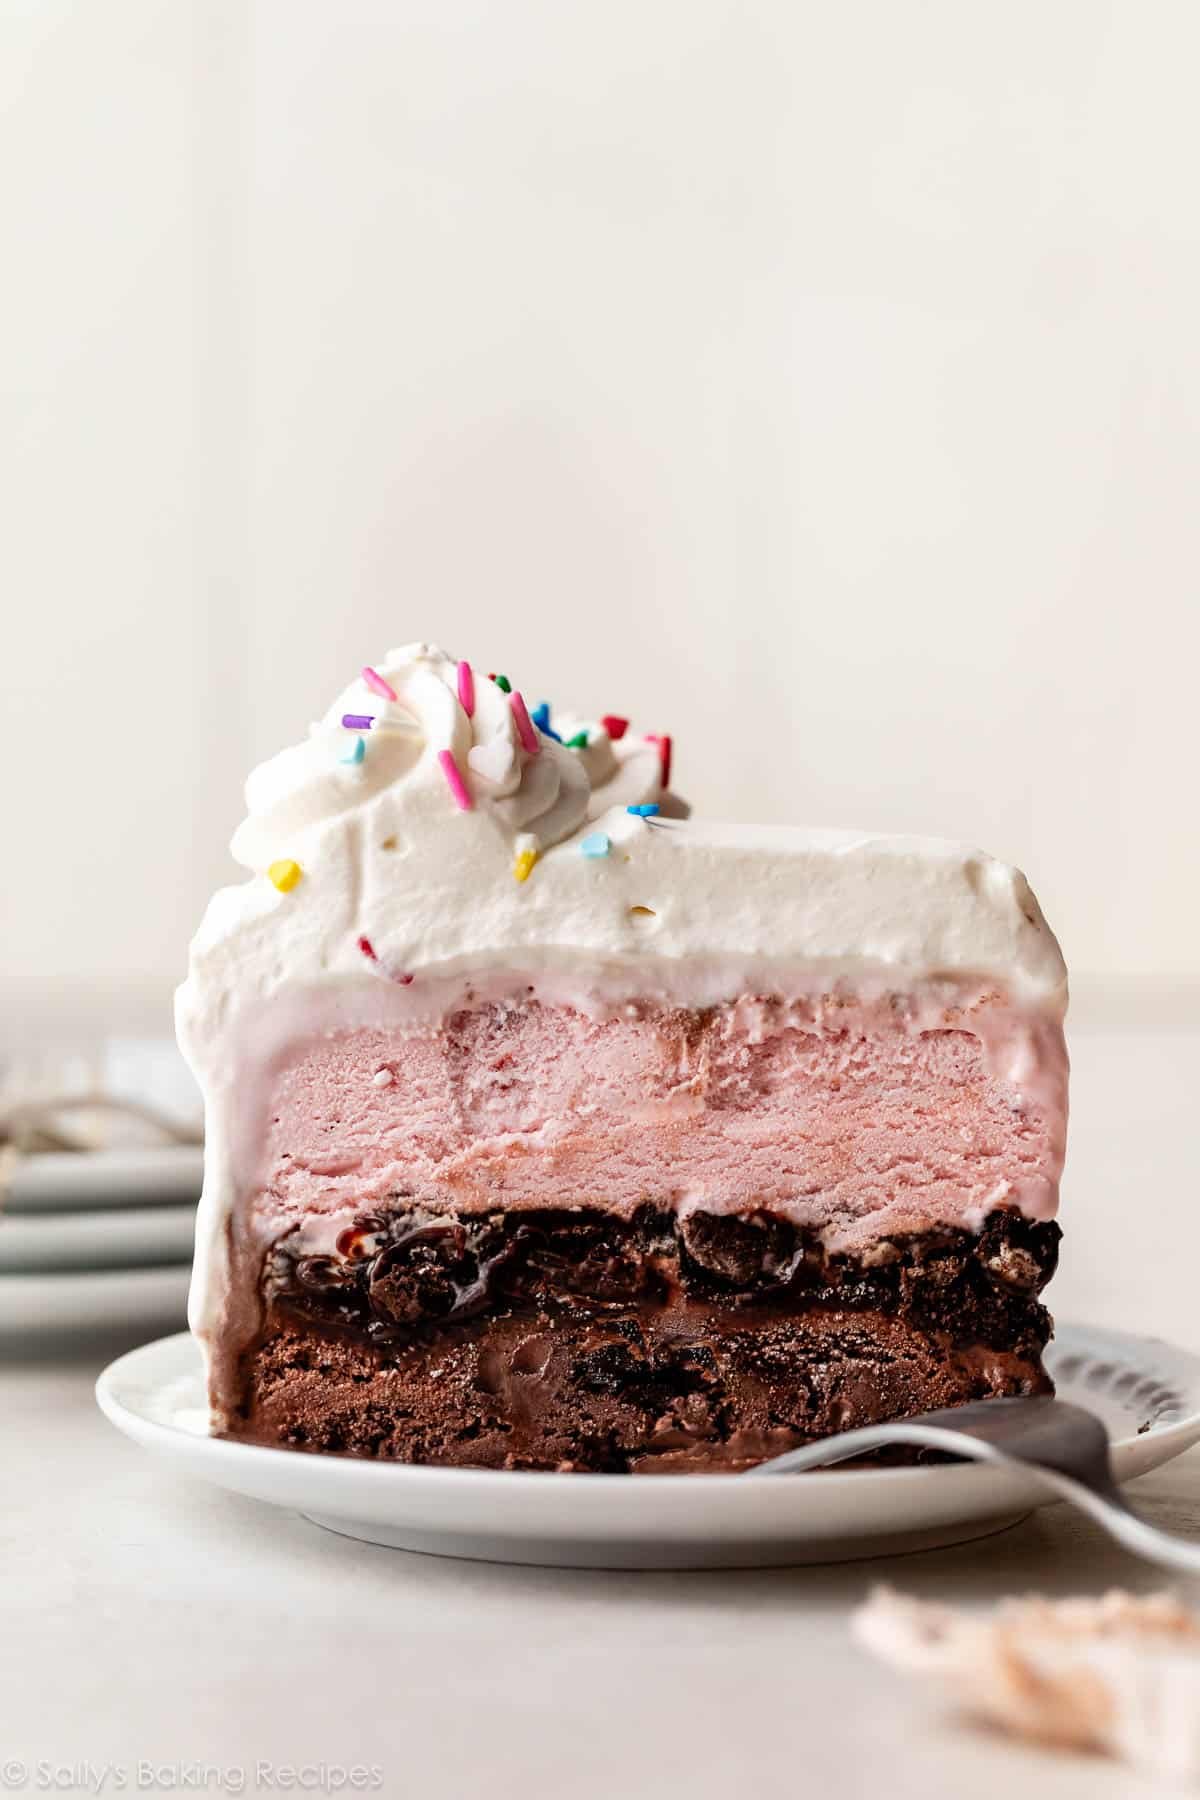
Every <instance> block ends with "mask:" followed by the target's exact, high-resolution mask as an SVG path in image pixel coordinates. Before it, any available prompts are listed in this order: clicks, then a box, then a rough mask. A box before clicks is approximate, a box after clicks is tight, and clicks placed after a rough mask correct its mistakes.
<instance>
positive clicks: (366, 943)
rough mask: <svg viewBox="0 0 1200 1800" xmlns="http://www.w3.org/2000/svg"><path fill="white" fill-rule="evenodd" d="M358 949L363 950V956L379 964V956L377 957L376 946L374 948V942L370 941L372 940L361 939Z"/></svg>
mask: <svg viewBox="0 0 1200 1800" xmlns="http://www.w3.org/2000/svg"><path fill="white" fill-rule="evenodd" d="M358 947H359V949H360V950H361V951H362V953H363V955H364V956H369V957H370V959H371V961H372V962H378V961H379V958H378V957H377V956H376V954H375V946H374V944H373V943H372V942H371V940H370V938H368V937H360V938H359V940H358Z"/></svg>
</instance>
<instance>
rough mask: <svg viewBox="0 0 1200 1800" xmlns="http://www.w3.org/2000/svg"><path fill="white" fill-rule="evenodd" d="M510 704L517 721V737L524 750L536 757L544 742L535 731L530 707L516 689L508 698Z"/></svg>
mask: <svg viewBox="0 0 1200 1800" xmlns="http://www.w3.org/2000/svg"><path fill="white" fill-rule="evenodd" d="M508 703H509V705H510V706H511V707H512V711H513V718H514V719H515V720H516V721H517V736H518V737H519V738H520V740H521V748H522V750H527V751H528V752H529V754H530V756H536V755H537V753H538V751H539V750H540V749H541V747H542V741H541V739H540V738H539V737H538V734H537V732H536V731H535V730H534V729H533V720H532V719H531V718H530V717H529V709H528V707H527V706H526V705H525V702H524V700H522V698H521V696H520V694H518V693H517V691H516V689H515V688H514V690H513V692H512V693H511V694H510V695H509V696H508Z"/></svg>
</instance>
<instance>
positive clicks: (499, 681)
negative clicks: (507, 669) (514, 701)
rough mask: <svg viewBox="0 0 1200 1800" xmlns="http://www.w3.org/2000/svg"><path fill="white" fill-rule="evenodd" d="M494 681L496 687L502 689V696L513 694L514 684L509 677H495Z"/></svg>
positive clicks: (493, 677)
mask: <svg viewBox="0 0 1200 1800" xmlns="http://www.w3.org/2000/svg"><path fill="white" fill-rule="evenodd" d="M492 680H493V681H494V682H495V684H496V686H497V687H498V688H499V689H500V692H501V693H502V694H511V693H512V682H511V681H510V680H509V679H508V676H507V675H493V676H492Z"/></svg>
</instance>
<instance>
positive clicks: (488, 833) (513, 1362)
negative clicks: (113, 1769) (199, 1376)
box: [178, 646, 1067, 1472]
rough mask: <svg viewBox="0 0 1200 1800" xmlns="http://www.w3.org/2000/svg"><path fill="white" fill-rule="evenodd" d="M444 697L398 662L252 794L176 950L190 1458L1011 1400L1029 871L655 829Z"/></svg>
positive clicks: (1044, 1225) (662, 824)
mask: <svg viewBox="0 0 1200 1800" xmlns="http://www.w3.org/2000/svg"><path fill="white" fill-rule="evenodd" d="M463 667H464V666H463V665H460V664H456V663H455V662H453V661H452V660H451V659H449V658H446V657H444V656H442V655H441V653H439V652H437V651H436V650H434V649H433V648H432V647H429V646H413V647H410V648H409V649H407V650H404V651H398V652H394V653H392V654H391V655H390V656H389V657H388V658H386V659H385V660H384V662H383V663H382V664H380V665H378V668H377V669H375V670H372V671H371V672H370V676H369V678H364V681H362V682H360V683H356V684H353V685H352V687H351V688H350V689H348V690H347V692H346V693H345V694H343V695H342V696H341V697H340V698H339V700H338V701H337V702H336V703H335V705H334V707H333V708H332V709H331V712H330V714H329V715H328V716H327V718H326V720H324V721H323V722H322V723H321V724H320V725H318V726H317V727H315V728H314V730H313V732H312V734H311V735H310V738H309V740H308V741H307V742H306V743H305V744H303V745H301V746H298V747H297V748H296V749H295V750H292V751H287V752H285V753H284V754H283V756H282V757H280V758H276V759H275V760H274V761H273V762H272V763H270V764H267V765H265V766H264V768H263V769H262V770H259V771H257V772H256V774H255V776H253V777H252V778H251V782H250V784H249V787H248V800H249V816H248V818H247V820H246V822H245V824H244V825H243V826H242V827H241V829H240V830H239V832H238V834H237V837H236V838H235V846H234V847H235V853H236V854H237V855H238V856H239V858H240V859H241V860H242V861H243V862H245V863H246V864H248V865H249V866H250V867H251V869H253V870H254V871H256V873H255V876H254V878H253V879H252V880H251V881H250V882H248V883H246V884H244V885H243V886H242V887H240V888H237V889H232V890H226V891H225V892H224V893H222V894H219V895H217V896H216V898H215V899H214V901H213V903H212V905H211V907H210V909H209V913H208V915H207V917H206V920H205V922H204V925H203V926H202V928H201V931H200V933H199V934H198V937H197V939H196V942H195V944H194V946H193V957H192V967H191V972H190V975H189V978H188V981H187V983H186V984H185V986H184V988H183V989H182V990H181V992H180V996H179V1006H178V1014H179V1024H180V1035H181V1041H182V1042H183V1044H184V1047H185V1050H186V1051H187V1053H188V1055H189V1058H190V1060H191V1062H192V1065H193V1067H194V1068H195V1069H196V1072H197V1074H198V1076H199V1078H200V1080H201V1083H202V1085H203V1087H204V1090H205V1097H206V1105H207V1131H208V1138H207V1157H206V1178H205V1193H204V1199H203V1202H202V1208H201V1222H200V1237H199V1245H198V1254H197V1268H196V1278H195V1281H194V1285H193V1294H192V1306H191V1317H192V1323H193V1328H194V1329H195V1330H196V1332H197V1334H198V1335H199V1336H200V1338H201V1341H202V1342H203V1343H204V1345H205V1348H206V1351H207V1354H208V1358H209V1370H210V1384H211V1399H212V1404H213V1416H214V1424H215V1428H216V1429H218V1430H220V1431H222V1432H225V1433H228V1434H230V1435H238V1436H245V1437H248V1438H251V1439H253V1440H255V1441H259V1442H266V1443H273V1444H287V1445H293V1446H297V1447H306V1448H309V1449H317V1450H326V1451H337V1452H350V1453H357V1454H362V1455H371V1456H382V1457H395V1458H399V1459H403V1460H410V1461H434V1462H449V1463H465V1464H477V1465H483V1466H506V1467H530V1468H571V1469H588V1470H606V1471H607V1470H620V1471H626V1470H630V1471H639V1472H640V1471H646V1470H660V1471H664V1472H665V1471H668V1470H674V1469H704V1468H722V1469H725V1468H739V1467H745V1466H748V1465H749V1464H752V1463H753V1462H754V1461H756V1460H758V1459H760V1458H761V1457H762V1456H764V1455H769V1454H773V1453H775V1452H776V1451H777V1450H779V1449H782V1448H786V1447H788V1446H789V1445H791V1444H794V1443H798V1442H803V1441H804V1440H805V1439H806V1438H809V1437H812V1436H814V1435H820V1434H823V1433H825V1432H827V1431H829V1430H831V1429H836V1428H839V1427H842V1426H847V1425H852V1424H857V1423H863V1422H866V1421H868V1420H872V1419H877V1418H883V1417H893V1416H897V1415H900V1414H904V1413H910V1412H915V1411H919V1410H922V1409H924V1408H925V1407H927V1406H932V1405H946V1404H952V1403H953V1402H954V1401H956V1400H959V1399H967V1398H971V1397H976V1396H981V1395H986V1394H993V1393H995V1394H1000V1393H1013V1392H1030V1391H1040V1390H1044V1389H1045V1388H1046V1387H1047V1385H1048V1384H1047V1380H1046V1377H1045V1374H1044V1371H1043V1368H1042V1364H1041V1351H1042V1348H1043V1346H1044V1344H1045V1341H1046V1338H1047V1336H1048V1333H1049V1329H1050V1321H1049V1317H1048V1315H1047V1314H1046V1312H1045V1310H1044V1308H1043V1307H1042V1306H1041V1304H1040V1302H1039V1299H1038V1295H1039V1293H1040V1290H1041V1288H1042V1287H1043V1285H1044V1283H1045V1281H1046V1280H1047V1279H1048V1278H1049V1275H1050V1274H1051V1272H1052V1270H1053V1266H1054V1261H1055V1257H1056V1253H1057V1238H1058V1228H1057V1226H1056V1225H1055V1224H1054V1223H1053V1215H1054V1212H1055V1208H1056V1202H1057V1188H1058V1178H1059V1173H1060V1170H1061V1165H1062V1157H1063V1149H1064V1138H1065V1119H1066V1073H1067V1071H1066V1057H1065V1051H1064V1047H1063V1036H1062V1019H1063V1012H1064V1007H1065V998H1066V987H1065V973H1064V970H1063V965H1062V960H1061V957H1060V955H1059V952H1058V948H1057V945H1056V944H1055V942H1054V939H1053V936H1052V934H1051V933H1050V931H1049V930H1048V928H1047V926H1046V924H1045V922H1044V920H1043V919H1042V916H1041V914H1040V912H1039V910H1038V908H1037V905H1036V902H1035V901H1034V899H1033V896H1032V894H1031V893H1030V890H1029V888H1028V886H1027V884H1026V883H1025V881H1024V879H1023V877H1022V876H1021V875H1020V874H1019V873H1017V872H1016V871H1014V870H1012V869H1010V868H1007V867H1006V866H1004V865H1002V864H1000V863H997V862H995V861H993V860H992V859H990V858H988V857H985V856H982V855H981V854H980V853H978V852H976V851H973V850H971V849H969V848H966V847H963V846H959V845H953V844H948V843H945V842H942V841H940V840H918V839H906V838H879V837H870V836H864V835H862V834H852V833H832V832H806V831H801V830H794V829H789V828H777V829H768V828H743V827H721V826H712V825H704V824H696V823H692V822H690V821H684V820H683V819H681V818H678V817H673V816H670V814H671V813H673V812H677V811H678V810H679V809H678V808H677V807H674V806H673V805H672V803H671V801H670V798H669V796H668V795H667V794H666V793H665V791H664V788H663V776H664V763H665V761H666V758H667V756H669V748H665V747H664V744H665V741H664V740H662V739H653V738H637V737H634V736H633V735H632V734H629V733H628V732H624V733H623V734H622V732H621V722H620V721H605V722H591V723H588V722H582V723H581V722H579V721H574V720H569V721H568V720H562V721H560V720H558V719H556V718H553V717H552V716H551V717H547V715H546V714H545V713H540V714H539V713H537V712H534V714H533V721H531V718H530V710H531V709H527V708H526V707H525V706H524V703H523V702H521V701H520V697H519V696H514V695H513V694H512V693H511V692H508V691H506V690H505V688H504V686H503V685H501V684H498V683H496V682H493V681H491V680H489V679H488V678H487V677H485V676H483V675H477V674H475V673H474V672H472V671H469V670H468V671H467V675H466V679H465V680H464V675H463ZM376 683H379V684H381V686H382V688H383V689H385V690H386V692H387V694H390V695H393V696H394V698H393V699H388V698H386V695H384V696H383V697H382V698H381V696H380V693H379V691H378V689H377V688H376V686H375V684H376ZM347 720H349V721H350V723H346V722H345V721H347ZM367 720H369V721H370V722H369V723H364V721H367ZM534 721H536V722H534ZM610 727H611V729H610ZM555 734H557V735H555ZM560 739H562V740H565V741H562V742H560V741H559V740H560ZM343 759H345V760H343ZM448 765H449V766H448ZM613 800H615V801H616V802H617V804H616V805H615V806H614V805H610V804H609V802H611V801H613ZM656 803H657V804H658V805H660V806H661V808H662V811H661V812H660V813H659V814H658V815H657V816H655V815H652V814H651V815H644V814H637V813H631V812H630V811H628V810H626V808H627V807H629V806H631V805H633V806H639V805H640V806H653V805H654V804H656Z"/></svg>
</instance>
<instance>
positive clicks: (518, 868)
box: [513, 850, 538, 881]
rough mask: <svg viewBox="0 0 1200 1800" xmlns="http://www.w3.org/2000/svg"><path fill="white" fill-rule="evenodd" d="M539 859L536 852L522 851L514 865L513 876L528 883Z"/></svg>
mask: <svg viewBox="0 0 1200 1800" xmlns="http://www.w3.org/2000/svg"><path fill="white" fill-rule="evenodd" d="M537 859H538V853H537V851H536V850H522V851H521V853H520V854H519V856H518V857H517V860H516V862H515V863H514V864H513V875H514V876H515V878H516V879H517V880H518V881H528V880H529V872H530V870H531V869H532V868H533V865H534V863H535V862H536V861H537Z"/></svg>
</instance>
